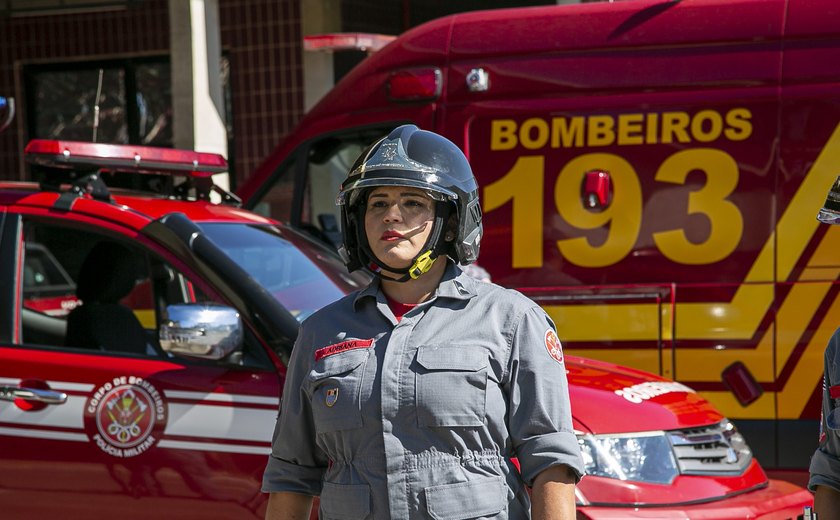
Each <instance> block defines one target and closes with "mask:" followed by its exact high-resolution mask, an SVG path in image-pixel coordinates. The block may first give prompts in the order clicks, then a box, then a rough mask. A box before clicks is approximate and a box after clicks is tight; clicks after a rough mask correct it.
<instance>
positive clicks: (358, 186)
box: [335, 177, 458, 206]
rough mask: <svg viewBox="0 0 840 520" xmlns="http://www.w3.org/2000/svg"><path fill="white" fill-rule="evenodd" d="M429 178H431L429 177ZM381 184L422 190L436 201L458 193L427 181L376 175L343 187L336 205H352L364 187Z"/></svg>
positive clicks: (455, 195)
mask: <svg viewBox="0 0 840 520" xmlns="http://www.w3.org/2000/svg"><path fill="white" fill-rule="evenodd" d="M430 180H431V179H430ZM382 186H406V187H409V188H417V189H420V190H423V191H424V192H425V193H426V194H427V195H428V196H429V197H430V198H431V199H433V200H438V201H446V200H453V201H454V200H457V199H458V194H457V193H455V192H453V191H450V190H448V189H446V188H442V187H440V186H435V185H434V184H430V183H429V182H425V181H420V180H413V179H406V178H397V177H377V178H368V179H359V180H358V181H356V182H354V183H352V184H351V185H350V186H347V187H346V188H343V189H342V190H341V191H340V192H339V193H338V196H337V197H336V199H335V203H336V205H337V206H343V205H347V206H353V205H355V204H356V202H358V197H359V195H360V194H361V193H362V192H363V191H364V190H365V189H366V188H379V187H382Z"/></svg>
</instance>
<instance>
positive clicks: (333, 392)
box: [325, 388, 338, 408]
mask: <svg viewBox="0 0 840 520" xmlns="http://www.w3.org/2000/svg"><path fill="white" fill-rule="evenodd" d="M336 401H338V388H328V389H327V397H326V399H325V402H326V404H327V406H328V407H330V408H332V405H334V404H335V402H336Z"/></svg>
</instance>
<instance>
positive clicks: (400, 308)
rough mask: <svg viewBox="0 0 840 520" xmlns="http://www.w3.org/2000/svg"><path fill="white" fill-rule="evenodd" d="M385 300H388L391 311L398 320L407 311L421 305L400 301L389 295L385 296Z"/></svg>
mask: <svg viewBox="0 0 840 520" xmlns="http://www.w3.org/2000/svg"><path fill="white" fill-rule="evenodd" d="M385 300H387V301H388V307H390V308H391V312H393V313H394V317H395V318H397V322H399V321H400V320H401V319H402V317H403V316H404V315H405V313H407V312H408V311H410V310H411V309H413V308H415V307H417V306H418V305H420V304H419V303H400V302H398V301H394V300H392V299H391V298H389V297H388V296H387V295H386V296H385Z"/></svg>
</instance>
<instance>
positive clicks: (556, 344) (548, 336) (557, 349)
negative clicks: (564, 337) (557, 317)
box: [545, 328, 563, 363]
mask: <svg viewBox="0 0 840 520" xmlns="http://www.w3.org/2000/svg"><path fill="white" fill-rule="evenodd" d="M545 348H546V349H547V350H548V354H549V355H550V356H551V357H553V358H554V360H555V361H557V362H558V363H563V347H561V346H560V340H559V339H558V338H557V334H556V333H555V332H554V329H551V328H549V329H548V330H547V331H545Z"/></svg>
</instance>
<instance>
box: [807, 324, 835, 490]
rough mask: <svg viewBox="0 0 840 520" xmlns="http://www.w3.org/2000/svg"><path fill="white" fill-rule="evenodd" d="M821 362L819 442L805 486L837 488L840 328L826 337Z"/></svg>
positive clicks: (811, 487)
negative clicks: (828, 338) (826, 342)
mask: <svg viewBox="0 0 840 520" xmlns="http://www.w3.org/2000/svg"><path fill="white" fill-rule="evenodd" d="M823 363H824V365H823V398H822V422H821V424H820V445H819V447H818V448H817V451H816V452H815V453H814V456H813V457H811V468H810V471H811V479H810V480H809V481H808V489H810V490H811V491H814V490H815V489H816V487H817V486H828V487H832V488H834V489H836V490H837V491H840V329H838V330H836V331H835V332H834V335H833V336H831V339H830V340H829V341H828V347H826V349H825V358H824V361H823Z"/></svg>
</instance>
